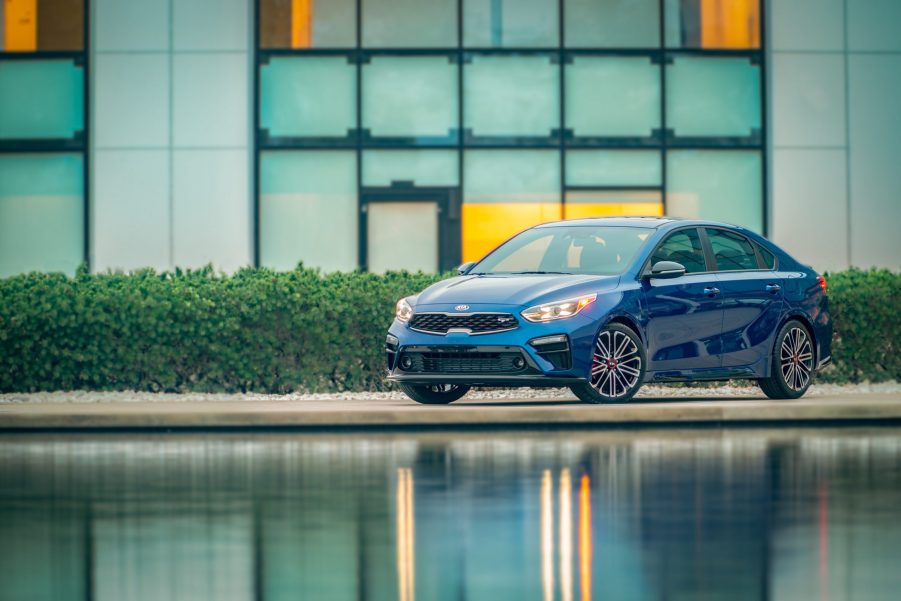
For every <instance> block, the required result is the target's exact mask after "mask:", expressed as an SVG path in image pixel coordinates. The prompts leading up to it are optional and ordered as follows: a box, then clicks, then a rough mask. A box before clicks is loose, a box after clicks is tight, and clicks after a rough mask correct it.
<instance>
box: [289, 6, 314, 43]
mask: <svg viewBox="0 0 901 601" xmlns="http://www.w3.org/2000/svg"><path fill="white" fill-rule="evenodd" d="M312 24H313V0H292V1H291V47H292V48H309V47H310V46H312V41H313V40H312V35H311V34H312Z"/></svg>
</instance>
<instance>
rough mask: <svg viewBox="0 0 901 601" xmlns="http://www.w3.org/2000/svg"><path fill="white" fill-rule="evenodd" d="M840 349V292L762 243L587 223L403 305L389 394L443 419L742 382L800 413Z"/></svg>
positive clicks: (544, 229)
mask: <svg viewBox="0 0 901 601" xmlns="http://www.w3.org/2000/svg"><path fill="white" fill-rule="evenodd" d="M831 341H832V322H831V319H830V316H829V308H828V301H827V298H826V280H825V279H824V278H823V277H822V276H821V275H818V274H817V273H816V272H815V271H813V270H812V269H811V268H810V267H807V266H806V265H802V264H801V263H799V262H798V261H796V260H795V259H793V258H792V257H791V256H789V255H788V253H786V252H785V251H783V250H782V249H780V248H778V247H777V246H775V245H774V244H773V243H772V242H770V241H768V240H766V239H765V238H763V237H761V236H759V235H757V234H755V233H753V232H751V231H748V230H746V229H743V228H740V227H736V226H731V225H726V224H722V223H716V222H711V221H697V220H691V221H688V220H677V219H669V218H640V217H628V218H599V219H582V220H574V221H564V222H557V223H548V224H544V225H539V226H536V227H533V228H531V229H528V230H526V231H524V232H522V233H520V234H518V235H516V236H514V237H513V238H511V239H510V240H508V241H507V242H505V243H504V244H502V245H501V246H499V247H498V248H496V249H495V250H494V251H492V252H491V253H490V254H489V255H488V256H486V257H485V258H484V259H482V260H481V261H479V262H476V263H467V264H464V265H461V266H460V268H459V276H457V277H453V278H450V279H447V280H444V281H442V282H438V283H437V284H434V285H432V286H430V287H429V288H426V289H425V290H423V291H422V292H420V293H419V294H417V295H415V296H410V297H407V298H404V299H401V300H400V301H398V303H397V309H396V318H395V320H394V323H392V325H391V328H390V329H389V331H388V339H387V359H388V379H389V380H390V381H392V382H397V383H398V384H399V385H400V387H401V388H402V390H403V391H404V392H405V393H406V394H407V395H408V396H409V397H410V398H412V399H413V400H415V401H418V402H420V403H428V404H443V403H450V402H453V401H455V400H457V399H459V398H461V397H462V396H463V395H465V394H466V393H467V391H468V390H469V389H470V387H472V386H568V387H569V388H570V389H571V390H572V391H573V392H574V393H575V395H576V396H577V397H579V398H580V399H581V400H583V401H585V402H588V403H622V402H625V401H628V400H629V399H631V398H632V396H633V395H634V394H635V393H636V392H637V391H638V389H639V388H640V387H641V385H642V384H643V383H644V382H678V381H698V380H725V379H731V378H745V379H752V380H756V381H757V382H758V383H759V384H760V387H761V389H762V390H763V392H764V393H765V394H766V395H767V396H768V397H770V398H774V399H792V398H798V397H800V396H801V395H803V394H804V393H805V392H806V391H807V389H808V387H809V386H810V382H811V378H812V376H813V374H814V372H815V371H816V370H817V369H819V368H820V367H822V366H824V365H825V364H827V363H828V362H829V360H830V358H831V354H830V353H831Z"/></svg>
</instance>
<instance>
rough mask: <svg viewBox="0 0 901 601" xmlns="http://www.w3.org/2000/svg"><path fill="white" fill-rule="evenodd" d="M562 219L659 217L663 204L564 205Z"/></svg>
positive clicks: (609, 203) (606, 203)
mask: <svg viewBox="0 0 901 601" xmlns="http://www.w3.org/2000/svg"><path fill="white" fill-rule="evenodd" d="M563 210H564V214H565V217H564V219H584V218H586V217H660V216H662V215H663V203H659V202H603V203H578V204H574V203H567V204H566V205H564V209H563Z"/></svg>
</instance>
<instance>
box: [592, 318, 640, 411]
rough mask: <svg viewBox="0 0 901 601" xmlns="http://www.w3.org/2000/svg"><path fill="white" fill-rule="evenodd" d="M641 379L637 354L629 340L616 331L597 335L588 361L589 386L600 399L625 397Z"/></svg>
mask: <svg viewBox="0 0 901 601" xmlns="http://www.w3.org/2000/svg"><path fill="white" fill-rule="evenodd" d="M640 377H641V354H640V353H639V352H638V345H637V344H635V341H634V340H632V338H631V337H629V336H628V335H626V334H624V333H623V332H619V331H616V330H604V331H603V332H601V333H600V335H598V339H597V342H595V345H594V355H593V357H592V361H591V385H592V387H593V388H594V389H595V390H597V391H598V393H599V394H600V395H601V396H604V397H607V398H610V399H615V398H618V397H621V396H623V395H625V394H626V393H627V392H628V391H629V390H631V389H632V387H634V386H635V385H636V384H637V383H638V380H639V378H640Z"/></svg>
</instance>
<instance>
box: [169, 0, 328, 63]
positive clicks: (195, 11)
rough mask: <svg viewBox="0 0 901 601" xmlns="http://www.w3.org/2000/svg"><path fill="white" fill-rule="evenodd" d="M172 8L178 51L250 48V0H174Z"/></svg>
mask: <svg viewBox="0 0 901 601" xmlns="http://www.w3.org/2000/svg"><path fill="white" fill-rule="evenodd" d="M332 1H334V0H332ZM317 8H318V6H317ZM172 9H173V12H174V13H175V14H174V18H173V32H172V41H173V46H174V47H175V49H176V50H206V51H209V50H246V49H247V43H248V40H249V39H250V38H251V36H248V35H247V16H248V15H247V0H192V1H190V2H173V3H172Z"/></svg>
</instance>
